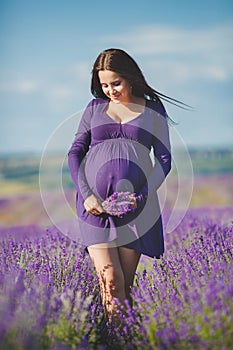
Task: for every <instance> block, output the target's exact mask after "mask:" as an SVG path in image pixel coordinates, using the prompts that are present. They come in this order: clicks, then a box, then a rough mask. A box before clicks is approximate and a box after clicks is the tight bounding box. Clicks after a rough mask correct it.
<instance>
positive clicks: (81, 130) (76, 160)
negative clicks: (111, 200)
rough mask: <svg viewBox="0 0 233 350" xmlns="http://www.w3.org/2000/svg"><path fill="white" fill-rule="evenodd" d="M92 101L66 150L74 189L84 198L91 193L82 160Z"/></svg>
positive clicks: (86, 142) (88, 141)
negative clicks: (69, 146)
mask: <svg viewBox="0 0 233 350" xmlns="http://www.w3.org/2000/svg"><path fill="white" fill-rule="evenodd" d="M92 103H93V100H92V101H91V102H90V103H89V104H88V105H87V107H86V109H85V111H84V113H83V115H82V118H81V121H80V123H79V127H78V131H77V133H76V134H75V139H74V141H73V143H72V145H71V148H70V149H69V151H68V166H69V170H70V175H71V178H72V180H73V183H74V186H75V189H76V191H77V192H79V193H81V194H82V197H83V199H84V200H85V199H86V198H87V197H88V196H90V195H91V194H92V191H91V189H90V188H89V186H88V183H87V180H86V177H85V173H84V170H83V168H84V161H83V160H84V157H85V155H86V154H87V152H88V150H89V147H90V143H91V128H90V120H91V116H92Z"/></svg>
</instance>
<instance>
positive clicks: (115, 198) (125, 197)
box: [102, 192, 137, 218]
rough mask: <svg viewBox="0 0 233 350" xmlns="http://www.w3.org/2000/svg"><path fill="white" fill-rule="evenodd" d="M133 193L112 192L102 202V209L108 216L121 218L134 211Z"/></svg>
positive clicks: (134, 196) (134, 197)
mask: <svg viewBox="0 0 233 350" xmlns="http://www.w3.org/2000/svg"><path fill="white" fill-rule="evenodd" d="M136 198H137V197H136V195H135V193H131V192H114V193H113V194H112V195H111V196H109V197H108V198H107V199H105V200H104V201H103V202H102V207H103V209H104V210H105V212H106V213H108V214H109V215H113V216H117V217H120V218H121V217H123V216H124V215H126V214H127V213H129V212H131V211H132V210H134V209H135V199H136Z"/></svg>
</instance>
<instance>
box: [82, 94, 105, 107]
mask: <svg viewBox="0 0 233 350" xmlns="http://www.w3.org/2000/svg"><path fill="white" fill-rule="evenodd" d="M107 102H108V100H107V99H104V98H100V97H98V98H93V99H92V100H90V101H89V103H88V105H87V108H95V107H98V106H101V105H102V104H103V103H105V104H106V103H107Z"/></svg>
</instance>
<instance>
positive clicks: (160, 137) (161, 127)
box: [140, 104, 171, 197]
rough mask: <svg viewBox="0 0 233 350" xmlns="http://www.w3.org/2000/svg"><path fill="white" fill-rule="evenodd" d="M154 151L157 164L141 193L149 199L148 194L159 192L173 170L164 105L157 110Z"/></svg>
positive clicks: (160, 105)
mask: <svg viewBox="0 0 233 350" xmlns="http://www.w3.org/2000/svg"><path fill="white" fill-rule="evenodd" d="M152 149H153V155H154V158H155V164H154V167H153V169H152V171H151V173H150V175H149V176H148V179H147V184H146V185H145V186H144V187H143V188H142V190H141V191H140V194H142V196H143V197H147V195H148V192H149V193H151V191H157V190H158V188H159V187H160V186H161V184H162V183H163V181H164V180H165V178H166V176H167V175H168V173H169V172H170V170H171V145H170V138H169V129H168V123H167V114H166V111H165V109H164V107H163V105H162V104H159V107H158V108H157V113H156V117H155V129H154V133H153V144H152Z"/></svg>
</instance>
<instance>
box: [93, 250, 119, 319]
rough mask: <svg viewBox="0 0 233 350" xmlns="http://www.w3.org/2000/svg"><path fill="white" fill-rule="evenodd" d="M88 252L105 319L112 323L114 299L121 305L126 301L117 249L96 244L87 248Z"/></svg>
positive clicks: (114, 309) (114, 313)
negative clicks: (93, 267)
mask: <svg viewBox="0 0 233 350" xmlns="http://www.w3.org/2000/svg"><path fill="white" fill-rule="evenodd" d="M88 252H89V254H90V257H91V259H92V260H93V262H94V265H95V268H96V271H97V274H98V277H99V283H100V288H101V295H102V302H103V304H104V307H105V312H106V314H107V318H108V319H109V320H110V321H113V319H114V318H115V315H116V307H117V306H116V304H115V303H114V298H117V299H118V301H119V302H120V303H121V304H124V301H125V299H126V294H125V278H124V273H123V269H122V266H121V260H120V257H119V248H118V247H113V248H109V247H104V248H103V247H98V244H96V245H93V246H90V247H88Z"/></svg>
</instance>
